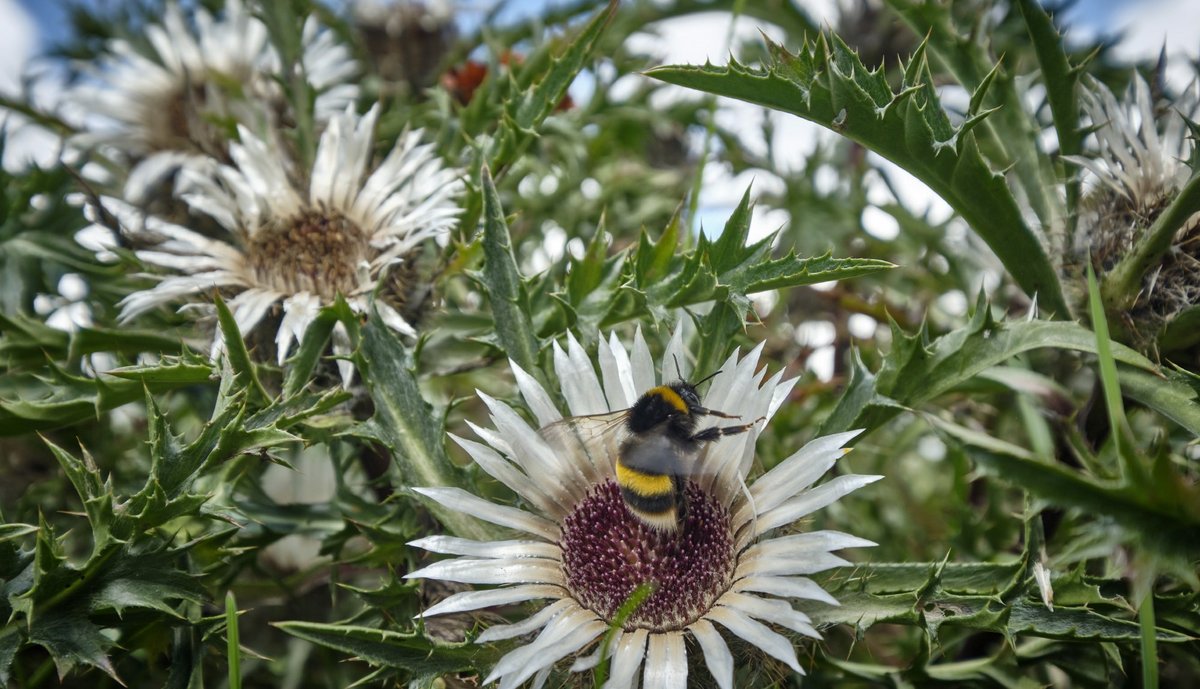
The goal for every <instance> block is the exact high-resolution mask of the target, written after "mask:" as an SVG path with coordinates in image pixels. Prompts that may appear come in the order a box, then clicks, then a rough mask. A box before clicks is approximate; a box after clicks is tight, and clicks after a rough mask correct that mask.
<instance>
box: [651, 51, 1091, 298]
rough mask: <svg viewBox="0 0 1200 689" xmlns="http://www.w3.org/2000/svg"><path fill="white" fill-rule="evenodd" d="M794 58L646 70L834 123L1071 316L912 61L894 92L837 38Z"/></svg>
mask: <svg viewBox="0 0 1200 689" xmlns="http://www.w3.org/2000/svg"><path fill="white" fill-rule="evenodd" d="M828 41H829V42H827V41H826V39H825V38H824V37H822V38H820V39H818V40H817V41H815V42H807V41H806V42H805V44H804V45H803V46H802V47H801V49H800V51H799V53H798V54H795V55H793V54H791V53H789V52H787V51H786V50H785V49H784V48H782V47H781V46H779V45H776V44H774V43H771V42H770V41H768V42H767V47H768V50H769V51H770V54H771V56H772V60H771V61H770V63H769V64H768V66H767V69H766V70H765V71H763V72H755V71H751V70H750V69H748V68H746V67H743V66H742V65H740V64H738V63H737V62H736V61H733V62H731V63H730V64H729V66H728V67H714V66H712V65H705V66H703V67H693V66H668V67H659V68H655V69H652V70H650V71H649V72H647V74H648V75H649V76H652V77H655V78H657V79H661V80H663V81H666V82H668V83H672V84H676V85H679V86H685V87H688V88H694V89H698V90H701V91H705V92H708V93H714V94H717V95H721V96H727V97H730V98H737V99H739V100H744V101H747V102H750V103H755V104H758V105H763V106H765V107H768V108H772V109H775V110H780V111H782V112H788V113H791V114H794V115H797V116H799V117H803V118H804V119H807V120H810V121H812V122H816V123H817V124H820V125H823V126H825V127H828V128H829V129H832V130H834V131H836V132H838V133H840V134H842V135H844V136H846V137H848V138H850V139H852V140H854V141H857V142H858V143H860V144H862V145H863V146H865V147H867V148H869V149H870V150H872V151H875V152H876V153H878V154H880V155H882V156H883V157H885V158H887V159H888V160H891V161H892V162H894V163H896V164H897V165H900V166H901V167H902V168H904V169H905V170H907V171H908V172H910V173H912V174H913V175H915V176H916V177H917V178H918V179H920V180H921V181H923V182H925V183H926V184H927V185H929V187H930V188H932V189H933V190H934V191H935V192H937V193H938V195H940V196H941V197H942V198H943V199H945V200H946V202H947V203H949V204H950V205H951V206H952V207H953V208H954V209H955V210H956V211H957V212H958V213H959V214H960V215H962V217H963V218H964V219H965V220H966V221H967V222H968V223H969V224H970V225H971V227H972V228H974V229H975V231H976V232H977V233H979V235H980V236H981V237H982V238H983V239H984V241H985V242H987V243H988V245H989V246H990V247H991V248H992V250H993V251H994V252H995V253H996V255H997V256H998V257H1000V260H1001V261H1002V262H1003V263H1004V265H1005V267H1006V268H1007V269H1008V270H1009V272H1010V273H1012V275H1013V277H1014V278H1015V279H1016V281H1017V283H1018V284H1020V285H1021V287H1022V288H1024V289H1025V291H1026V292H1027V293H1029V294H1036V295H1037V296H1038V300H1039V302H1040V303H1041V304H1042V305H1043V306H1045V307H1047V308H1049V309H1050V310H1051V311H1053V312H1054V313H1055V314H1056V315H1057V316H1059V317H1066V316H1068V315H1069V314H1070V310H1069V308H1068V306H1067V303H1066V301H1065V299H1064V298H1063V294H1062V288H1061V285H1060V283H1059V281H1058V274H1057V272H1056V270H1055V268H1054V266H1053V264H1052V263H1051V261H1050V259H1049V256H1048V255H1047V253H1046V250H1045V248H1044V247H1043V245H1042V243H1041V239H1040V237H1039V235H1038V233H1037V231H1035V230H1034V229H1033V228H1031V227H1029V225H1028V224H1027V223H1026V222H1025V219H1024V217H1023V215H1022V213H1021V210H1020V207H1019V206H1018V204H1017V201H1016V199H1015V198H1014V196H1013V194H1012V192H1011V191H1010V190H1009V188H1008V186H1007V184H1006V183H1005V181H1004V177H1003V175H1001V174H999V173H997V172H995V171H994V170H993V169H992V168H991V167H990V166H989V164H988V162H987V161H986V160H985V159H984V158H983V156H982V154H981V153H980V151H979V146H978V144H977V143H976V141H975V134H974V133H973V132H970V131H967V132H963V131H960V130H956V129H955V128H953V127H952V126H951V125H950V124H949V118H948V117H947V115H946V113H945V112H944V111H943V109H942V106H941V104H940V103H939V102H938V99H937V95H936V93H935V92H934V91H933V89H932V84H930V83H929V77H928V69H927V68H925V67H924V66H923V63H921V62H920V60H921V59H922V58H921V56H920V54H918V55H917V56H915V57H914V60H913V62H912V63H910V65H909V69H908V70H907V71H906V78H905V82H904V84H903V85H902V87H901V88H900V89H899V90H898V91H893V90H892V88H891V87H890V86H889V85H888V83H887V80H886V79H885V77H884V75H883V74H882V73H880V72H871V71H870V70H868V69H867V68H866V67H865V66H864V65H863V64H862V62H861V61H860V60H859V59H858V57H857V56H856V55H855V54H854V53H853V52H851V51H850V49H849V48H848V47H846V45H845V44H844V43H843V42H842V41H841V40H840V39H838V38H837V37H836V36H833V37H831V38H830V39H828Z"/></svg>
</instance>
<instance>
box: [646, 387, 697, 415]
mask: <svg viewBox="0 0 1200 689" xmlns="http://www.w3.org/2000/svg"><path fill="white" fill-rule="evenodd" d="M646 394H647V395H658V396H659V397H661V398H663V399H664V400H666V401H667V404H669V405H671V406H672V407H675V408H676V409H678V410H679V411H680V412H682V413H684V414H686V413H688V406H687V402H684V401H683V398H682V397H680V396H679V393H678V392H675V391H674V390H672V389H671V388H669V387H667V386H666V385H659V386H658V387H655V388H650V390H649V391H648V392H647V393H646Z"/></svg>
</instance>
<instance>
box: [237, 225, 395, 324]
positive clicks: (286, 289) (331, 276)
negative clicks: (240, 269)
mask: <svg viewBox="0 0 1200 689" xmlns="http://www.w3.org/2000/svg"><path fill="white" fill-rule="evenodd" d="M370 255H371V244H370V237H369V236H368V235H367V234H366V233H365V232H363V230H362V228H360V227H359V226H358V225H357V224H355V223H354V222H353V221H352V220H350V219H348V218H346V216H345V215H343V214H342V213H340V212H338V211H336V210H315V209H305V210H303V211H301V212H300V213H298V214H297V215H293V216H291V217H288V218H281V219H279V220H277V221H273V222H272V223H270V224H269V225H267V226H265V227H263V228H262V229H260V230H259V231H258V232H257V233H256V234H255V235H254V237H253V238H251V240H250V242H249V244H248V246H247V247H246V260H247V261H248V262H249V264H250V269H251V270H252V271H253V273H254V277H255V279H256V280H257V281H258V282H260V283H261V284H264V285H270V286H271V287H272V288H274V289H276V290H278V291H279V292H282V293H285V294H287V293H291V294H294V293H297V292H311V293H313V294H315V295H317V296H319V297H321V298H322V299H323V300H325V301H327V302H328V301H332V300H333V299H334V297H336V296H337V294H338V293H339V292H340V293H341V294H353V293H354V292H355V291H356V290H357V289H358V287H359V280H358V274H359V271H360V267H361V266H362V264H363V262H364V261H366V260H367V259H368V258H369V257H370Z"/></svg>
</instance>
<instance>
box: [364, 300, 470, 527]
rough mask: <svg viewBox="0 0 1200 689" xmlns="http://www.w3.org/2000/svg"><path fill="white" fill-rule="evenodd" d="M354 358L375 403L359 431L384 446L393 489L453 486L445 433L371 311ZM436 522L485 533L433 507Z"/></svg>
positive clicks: (407, 361)
mask: <svg viewBox="0 0 1200 689" xmlns="http://www.w3.org/2000/svg"><path fill="white" fill-rule="evenodd" d="M358 358H359V360H360V366H361V370H362V378H363V381H364V382H365V383H366V384H367V390H368V391H369V392H370V394H371V399H373V400H374V401H375V415H374V416H373V417H371V421H370V423H369V425H368V427H367V428H364V429H363V431H364V432H366V433H369V434H370V435H371V436H372V437H374V438H376V439H378V440H379V441H380V442H382V443H384V444H385V445H387V446H388V449H389V450H391V453H392V457H393V459H394V460H395V468H394V470H393V471H394V472H395V474H396V477H397V479H396V480H397V483H398V484H399V485H410V486H456V485H459V484H460V483H461V480H462V478H461V476H460V475H459V473H458V471H457V470H456V469H455V468H454V466H453V465H452V464H451V463H450V459H449V457H447V456H446V446H445V434H444V433H445V429H444V428H443V426H442V421H441V418H440V416H439V415H438V414H436V413H435V412H434V409H433V407H432V406H431V405H430V404H429V403H428V402H426V401H425V399H424V398H423V397H422V396H421V388H420V387H419V385H418V383H417V378H416V376H415V375H414V372H413V360H412V352H411V350H409V349H408V348H407V347H405V346H404V345H403V344H402V343H401V342H400V341H399V340H397V339H396V336H395V335H394V334H392V331H391V329H389V328H388V327H387V325H386V324H384V322H383V321H382V319H380V317H379V314H377V313H372V314H371V320H370V321H368V322H367V326H366V327H365V328H364V329H363V335H362V347H361V348H360V351H359V357H358ZM432 509H433V512H434V513H435V514H436V515H437V516H438V518H439V519H440V520H441V521H442V523H444V524H446V525H447V526H448V527H449V528H450V529H451V530H453V531H454V532H455V533H457V534H459V535H461V536H464V537H476V538H479V537H485V536H486V535H487V531H486V530H485V529H484V528H483V527H482V526H481V525H480V524H479V523H478V522H476V521H475V520H474V519H471V518H469V517H467V516H466V515H463V514H461V513H459V512H454V511H452V510H447V509H444V508H441V507H436V506H435V507H433V508H432Z"/></svg>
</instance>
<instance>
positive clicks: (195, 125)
mask: <svg viewBox="0 0 1200 689" xmlns="http://www.w3.org/2000/svg"><path fill="white" fill-rule="evenodd" d="M193 19H194V27H193V26H191V25H189V23H188V21H187V19H186V18H185V16H184V14H183V11H182V10H181V9H180V6H179V5H178V4H176V3H174V2H172V3H168V4H167V6H166V9H165V14H164V16H163V23H162V24H161V25H160V24H151V25H149V26H147V27H146V29H145V33H146V37H147V39H148V40H149V42H150V44H151V46H152V48H153V51H152V52H151V53H149V54H143V53H141V52H138V51H137V50H135V49H134V48H133V47H132V46H131V45H130V44H129V43H127V42H126V41H124V40H120V39H116V40H113V41H110V42H109V44H108V50H109V55H108V56H107V57H106V58H104V59H102V60H101V61H100V62H99V64H98V65H85V67H84V70H85V76H86V80H85V81H84V82H83V83H81V84H80V85H79V86H77V87H75V88H73V89H71V90H70V91H69V92H68V94H67V97H66V99H67V102H68V103H70V104H71V105H72V106H73V107H74V108H75V109H77V110H79V111H80V112H82V113H84V123H83V124H84V131H83V132H82V133H81V134H79V135H77V136H76V137H74V138H73V139H72V142H71V143H72V145H74V146H76V147H79V148H84V149H90V148H95V147H106V148H107V149H108V150H109V151H112V152H116V153H117V154H119V155H121V156H123V157H125V158H128V159H130V161H131V162H132V163H133V168H132V170H131V171H130V173H129V177H128V179H127V181H126V184H125V190H124V192H123V194H124V196H125V197H126V198H127V199H129V200H130V201H133V202H134V203H143V202H144V201H146V200H147V197H148V196H149V194H150V193H151V192H152V191H153V190H154V187H155V185H157V183H158V182H160V181H162V180H163V179H165V178H167V177H168V176H169V175H170V174H171V173H173V172H175V171H176V170H178V169H179V168H181V167H184V166H187V165H201V166H203V165H206V164H209V163H210V159H217V160H227V154H226V150H227V138H228V134H229V133H230V131H229V127H230V124H229V123H231V122H232V123H238V124H241V125H244V126H248V127H250V128H251V129H253V130H254V131H256V132H262V131H267V130H268V129H269V127H270V125H273V124H278V121H277V120H278V119H279V112H280V111H281V110H282V109H285V108H286V103H284V95H283V92H282V90H281V89H280V87H279V83H278V80H279V79H280V78H282V77H284V76H286V75H284V74H282V64H281V60H280V58H279V56H278V54H277V53H276V52H275V49H274V48H273V47H272V46H271V45H270V43H269V42H268V40H267V39H268V35H267V28H266V26H264V25H263V23H262V22H261V21H259V20H258V19H257V18H256V17H254V16H253V14H251V13H250V12H249V11H248V10H247V9H246V8H245V7H244V6H243V5H242V3H241V2H240V0H230V2H229V3H228V4H227V5H226V7H225V11H224V14H223V15H221V16H220V17H219V18H214V17H213V16H212V15H210V14H209V13H208V12H207V11H205V10H204V9H203V8H197V9H196V11H195V13H194V15H193ZM301 42H302V46H303V52H302V56H301V67H302V68H303V70H304V74H305V77H306V78H307V79H308V82H309V84H311V85H312V87H313V89H314V91H315V92H316V94H317V95H316V101H315V104H314V117H315V119H316V121H317V122H320V123H323V122H326V121H327V120H328V119H329V118H331V117H333V116H334V115H336V114H338V113H340V112H342V111H344V110H345V109H346V107H347V106H348V105H349V104H351V103H353V102H354V101H356V100H357V98H358V93H359V89H358V86H357V84H354V83H352V82H351V81H350V80H351V79H352V78H353V77H354V76H355V75H356V74H357V73H358V71H359V70H358V65H357V63H355V61H354V60H353V59H352V58H351V56H350V52H349V50H348V49H347V48H346V47H345V46H344V45H341V44H340V43H338V42H337V41H336V40H335V38H334V36H333V33H332V32H330V31H328V30H326V29H323V28H322V27H321V26H320V24H319V23H318V22H317V20H316V17H309V18H308V20H307V21H306V22H305V25H304V29H303V33H302V36H301Z"/></svg>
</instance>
